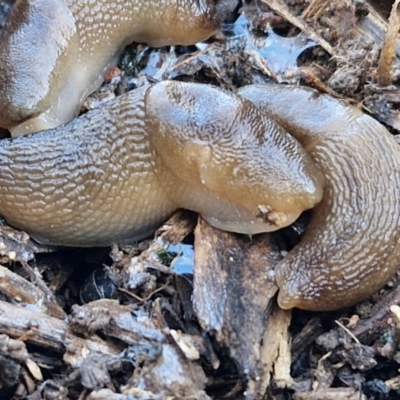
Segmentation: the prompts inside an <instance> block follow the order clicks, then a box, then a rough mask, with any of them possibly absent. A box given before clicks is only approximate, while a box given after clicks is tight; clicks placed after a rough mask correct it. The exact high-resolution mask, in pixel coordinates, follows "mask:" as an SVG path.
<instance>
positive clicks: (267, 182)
mask: <svg viewBox="0 0 400 400" xmlns="http://www.w3.org/2000/svg"><path fill="white" fill-rule="evenodd" d="M323 181H324V178H323V176H322V174H321V172H320V171H319V170H318V168H316V167H315V165H314V163H313V162H312V161H311V158H310V157H309V155H308V154H307V153H306V152H305V151H304V149H303V148H302V147H301V146H300V144H299V143H298V142H297V141H296V140H295V139H294V138H293V137H292V136H290V135H289V134H288V133H287V132H285V131H284V130H283V129H282V128H280V127H279V126H278V125H277V124H275V123H274V122H273V121H272V120H271V119H270V118H268V117H267V116H265V115H264V114H263V113H262V112H260V111H259V110H258V109H257V107H256V106H254V105H253V104H252V103H251V102H250V101H247V100H244V99H241V98H239V97H237V96H236V95H233V94H229V93H226V92H224V91H222V90H220V89H217V88H214V87H212V86H209V85H201V84H188V83H182V82H163V83H158V84H156V85H154V86H150V87H147V88H140V89H138V90H135V91H132V92H130V93H127V94H126V95H124V96H121V97H119V98H117V99H115V100H113V101H110V102H108V103H105V104H104V105H103V106H102V107H100V108H99V109H96V110H92V111H90V112H88V113H86V114H84V115H82V116H81V117H79V118H77V119H75V120H74V121H72V122H71V123H69V124H67V125H64V126H61V127H58V128H55V129H52V130H47V131H42V132H39V133H36V134H33V135H29V136H24V137H18V138H15V139H12V140H10V139H9V140H3V141H1V142H0V214H1V215H2V216H4V218H5V219H6V220H7V221H8V222H9V223H10V224H11V225H13V226H16V227H18V228H20V229H23V230H25V231H27V232H28V233H29V234H31V235H32V236H33V237H34V238H36V239H37V240H39V241H41V242H43V243H52V244H58V245H66V246H104V245H109V244H112V243H121V242H123V241H132V240H135V239H140V238H143V237H145V236H148V235H149V234H151V233H153V232H154V231H155V229H156V228H158V227H159V226H160V224H161V223H163V222H164V221H165V220H166V219H167V218H168V217H169V216H170V215H171V214H172V213H173V212H174V211H175V210H176V209H178V208H187V209H190V210H193V211H197V212H199V213H200V214H201V215H202V216H203V217H204V218H205V219H206V220H207V221H209V222H210V223H211V224H212V225H214V226H216V227H218V228H221V229H225V230H231V231H235V232H242V233H258V232H264V231H270V230H276V229H278V228H279V227H282V226H286V225H288V224H290V223H292V222H293V221H294V220H295V219H296V218H297V217H298V216H299V214H300V213H301V212H302V211H303V210H306V209H309V208H311V207H313V206H314V205H315V204H316V203H318V202H319V201H320V200H321V197H322V191H323Z"/></svg>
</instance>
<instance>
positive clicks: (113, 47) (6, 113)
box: [0, 0, 219, 136]
mask: <svg viewBox="0 0 400 400" xmlns="http://www.w3.org/2000/svg"><path fill="white" fill-rule="evenodd" d="M89 3H91V4H88V2H86V1H79V0H35V1H33V0H17V2H16V4H15V6H14V8H13V10H12V12H11V14H10V16H9V19H8V22H7V24H6V26H5V28H4V30H3V31H2V32H1V34H0V126H1V127H3V128H7V129H10V130H11V131H12V135H13V136H20V135H25V134H28V133H31V132H38V131H41V130H44V129H50V128H54V127H56V126H59V125H62V124H65V123H67V122H69V121H71V120H72V119H73V118H74V117H75V116H76V115H77V114H78V112H79V110H80V107H81V105H82V103H83V101H84V99H85V98H86V97H87V96H88V95H89V94H90V93H91V92H93V91H94V90H95V89H96V88H97V87H98V86H100V84H101V82H102V81H103V76H104V73H105V72H106V70H107V69H108V68H109V67H110V66H112V65H113V64H115V63H116V61H117V59H118V57H119V55H120V54H121V52H122V50H123V49H124V47H125V46H126V45H127V44H129V43H131V42H133V41H138V42H146V43H148V44H149V45H151V46H165V45H172V44H175V45H177V44H183V45H189V44H194V43H196V42H198V41H201V40H204V39H207V38H208V37H210V36H211V35H213V34H214V33H215V32H216V31H217V29H218V27H219V19H218V15H217V12H216V9H215V7H214V3H213V0H187V1H181V0H130V1H125V0H97V1H95V2H89ZM38 39H39V40H38Z"/></svg>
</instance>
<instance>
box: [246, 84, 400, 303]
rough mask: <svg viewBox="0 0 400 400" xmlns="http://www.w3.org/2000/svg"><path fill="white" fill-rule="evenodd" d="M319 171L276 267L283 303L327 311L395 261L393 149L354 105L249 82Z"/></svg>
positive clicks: (368, 286)
mask: <svg viewBox="0 0 400 400" xmlns="http://www.w3.org/2000/svg"><path fill="white" fill-rule="evenodd" d="M239 95H240V96H242V97H244V98H247V99H249V100H251V101H252V102H253V103H254V104H256V105H257V106H258V107H259V108H260V109H261V110H263V111H264V112H265V113H266V114H267V115H268V116H269V117H271V118H272V119H274V120H275V121H276V122H277V123H278V124H280V125H281V126H282V127H283V128H284V129H286V130H287V131H288V132H289V133H291V134H292V135H293V136H294V137H295V138H296V139H297V140H299V142H300V143H301V144H302V145H303V147H304V148H305V149H306V150H307V152H308V153H309V154H310V155H311V157H312V158H313V160H314V162H315V163H316V164H317V165H318V166H319V168H320V170H321V171H322V173H323V174H324V176H325V188H324V195H323V199H322V201H321V202H320V203H319V204H318V205H317V206H316V207H315V208H314V209H313V210H312V219H311V221H310V224H309V226H308V227H307V229H306V232H305V234H304V236H303V238H302V240H301V242H300V243H299V244H298V245H297V247H295V248H294V249H293V250H292V251H291V252H290V253H289V254H288V255H287V257H285V258H284V259H283V260H282V261H281V262H280V263H279V264H278V265H277V267H276V278H277V283H278V286H279V289H280V290H279V295H278V301H279V305H280V306H281V307H282V308H292V307H299V308H303V309H308V310H314V311H327V310H334V309H339V308H342V307H346V306H350V305H353V304H355V303H357V302H358V301H360V300H362V299H364V298H366V297H368V296H369V295H371V294H373V293H374V292H376V291H377V290H378V289H380V288H381V287H382V286H383V285H384V284H385V283H387V281H388V280H389V279H390V278H391V277H392V276H393V275H394V274H395V272H396V271H397V269H398V267H399V264H400V245H399V239H400V216H399V214H400V148H399V145H398V144H397V142H396V141H395V139H394V138H393V136H392V135H391V134H390V133H389V132H388V131H387V130H386V129H385V128H384V127H383V126H382V125H381V124H380V123H378V122H377V121H376V120H374V119H373V118H371V117H369V116H368V115H365V114H363V113H362V112H361V111H360V110H358V109H357V108H355V107H351V106H348V105H346V104H345V103H344V102H341V101H339V100H335V99H333V98H331V97H329V96H327V95H321V94H319V93H318V92H316V91H314V90H310V89H306V88H301V87H291V86H276V85H268V86H266V85H263V86H262V85H260V86H248V87H245V88H242V89H241V90H240V91H239Z"/></svg>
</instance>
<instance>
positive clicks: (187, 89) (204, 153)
mask: <svg viewBox="0 0 400 400" xmlns="http://www.w3.org/2000/svg"><path fill="white" fill-rule="evenodd" d="M146 111H147V117H148V118H149V126H151V130H152V133H153V135H154V136H155V138H154V142H153V144H154V147H155V148H156V149H157V150H158V153H159V155H160V156H161V157H162V158H163V162H164V164H165V165H166V166H167V168H169V169H170V170H171V171H175V172H174V173H175V175H176V176H177V177H178V178H179V179H180V180H181V181H184V182H185V183H186V184H190V185H192V186H193V185H196V186H197V187H202V188H203V189H204V191H208V192H210V193H213V194H214V195H215V198H222V199H226V200H228V201H229V202H231V203H234V204H237V205H239V206H241V207H243V208H244V209H246V210H247V211H248V213H249V215H251V216H252V217H253V218H254V219H261V220H263V221H264V222H265V223H266V227H265V231H270V230H274V229H278V228H281V227H283V226H286V225H288V224H290V223H292V222H293V220H294V219H296V218H297V217H298V215H299V214H300V213H301V212H303V211H304V210H306V209H309V208H311V207H313V206H314V205H315V204H316V203H318V202H319V201H320V200H321V198H322V190H323V176H322V174H321V173H320V171H319V170H318V168H317V167H316V166H315V165H314V164H313V162H312V161H311V159H310V157H309V156H308V155H307V153H306V152H305V151H304V150H303V149H302V148H301V146H300V145H299V143H298V142H297V141H296V140H295V139H294V138H293V137H291V136H290V135H289V134H288V133H286V132H285V131H284V130H283V129H282V128H280V127H279V126H278V125H276V124H275V123H274V122H273V121H271V120H270V119H268V117H266V116H265V115H264V114H262V113H261V112H259V111H258V110H257V108H256V107H255V106H254V105H253V104H252V103H250V102H249V101H247V100H243V99H240V98H239V97H237V96H235V95H232V94H229V93H226V92H224V91H221V90H220V89H217V88H212V87H210V86H206V85H200V84H199V85H194V84H190V85H187V84H184V83H179V82H166V83H161V84H158V85H156V86H154V87H152V88H151V89H150V90H149V91H148V95H147V110H146ZM172 131H173V132H174V135H175V137H176V138H177V140H176V142H174V143H173V144H171V142H170V141H169V140H168V137H169V132H172ZM195 211H199V212H200V213H201V210H195ZM267 225H269V226H267ZM271 225H273V226H274V229H273V228H271ZM259 231H261V230H259Z"/></svg>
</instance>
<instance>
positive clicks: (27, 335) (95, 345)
mask: <svg viewBox="0 0 400 400" xmlns="http://www.w3.org/2000/svg"><path fill="white" fill-rule="evenodd" d="M0 333H3V334H6V335H8V336H10V337H12V338H21V337H22V338H24V341H26V342H28V343H31V344H34V345H35V346H38V347H41V348H45V349H47V351H54V352H56V353H61V354H63V353H64V352H65V350H66V349H68V350H69V351H70V352H71V354H76V358H75V362H77V363H79V357H80V356H81V355H82V354H84V353H85V352H84V351H83V349H84V348H85V349H86V350H85V351H89V352H90V351H94V352H99V353H104V354H110V355H115V354H118V351H116V350H113V349H111V348H110V347H109V346H108V345H107V344H105V343H104V342H102V341H101V340H100V339H98V340H96V341H94V340H88V339H86V340H85V339H82V338H80V337H78V336H76V335H74V334H73V332H72V331H71V329H70V327H69V326H68V324H67V323H66V322H65V321H62V320H60V319H58V318H53V317H49V316H48V315H46V314H44V313H41V312H34V311H31V310H28V309H27V308H23V307H17V306H14V305H12V304H9V303H7V302H5V301H0Z"/></svg>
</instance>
